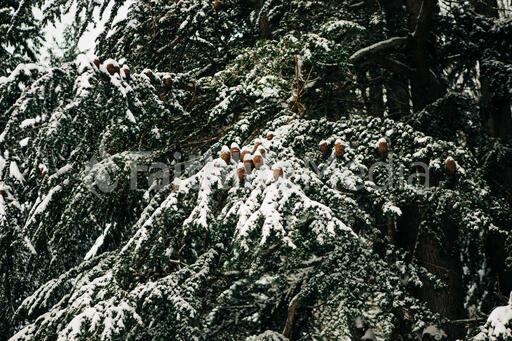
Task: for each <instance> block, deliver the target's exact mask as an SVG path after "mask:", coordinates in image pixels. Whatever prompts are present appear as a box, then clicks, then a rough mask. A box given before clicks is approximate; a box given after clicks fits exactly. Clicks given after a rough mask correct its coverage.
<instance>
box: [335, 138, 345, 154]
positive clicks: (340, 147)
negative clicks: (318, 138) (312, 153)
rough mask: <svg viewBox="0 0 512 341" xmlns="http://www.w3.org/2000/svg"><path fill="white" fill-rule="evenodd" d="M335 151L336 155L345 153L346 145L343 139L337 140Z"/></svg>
mask: <svg viewBox="0 0 512 341" xmlns="http://www.w3.org/2000/svg"><path fill="white" fill-rule="evenodd" d="M334 152H335V153H336V156H343V155H345V146H343V143H342V142H341V140H336V143H335V144H334Z"/></svg>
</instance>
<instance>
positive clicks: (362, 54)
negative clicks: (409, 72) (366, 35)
mask: <svg viewBox="0 0 512 341" xmlns="http://www.w3.org/2000/svg"><path fill="white" fill-rule="evenodd" d="M408 41H409V37H393V38H389V39H386V40H383V41H379V42H378V43H375V44H373V45H370V46H367V47H365V48H362V49H360V50H358V51H357V52H355V53H354V54H353V55H352V56H350V58H349V59H348V60H349V61H350V62H351V63H356V62H358V61H360V60H361V59H364V58H366V57H368V56H369V55H374V54H376V53H377V52H381V51H385V50H388V49H391V48H403V47H405V45H407V42H408Z"/></svg>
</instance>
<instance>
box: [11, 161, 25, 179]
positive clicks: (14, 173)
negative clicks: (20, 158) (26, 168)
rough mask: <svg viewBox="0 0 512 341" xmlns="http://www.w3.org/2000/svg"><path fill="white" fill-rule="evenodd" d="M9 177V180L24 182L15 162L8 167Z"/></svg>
mask: <svg viewBox="0 0 512 341" xmlns="http://www.w3.org/2000/svg"><path fill="white" fill-rule="evenodd" d="M9 175H10V176H11V178H14V179H16V180H18V181H19V182H24V181H25V178H24V177H23V175H22V174H21V172H20V169H19V168H18V165H17V164H16V161H11V164H10V166H9Z"/></svg>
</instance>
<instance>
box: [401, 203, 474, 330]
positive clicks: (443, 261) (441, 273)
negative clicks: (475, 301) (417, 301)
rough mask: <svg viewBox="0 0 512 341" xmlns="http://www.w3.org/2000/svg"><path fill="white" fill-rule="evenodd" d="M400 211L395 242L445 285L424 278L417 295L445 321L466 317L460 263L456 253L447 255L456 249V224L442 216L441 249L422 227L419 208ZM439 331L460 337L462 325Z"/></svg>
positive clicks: (412, 259) (448, 326) (446, 327)
mask: <svg viewBox="0 0 512 341" xmlns="http://www.w3.org/2000/svg"><path fill="white" fill-rule="evenodd" d="M402 212H403V215H402V218H401V219H400V220H399V221H398V224H397V240H396V243H397V245H398V246H400V247H402V248H403V249H405V250H407V251H408V252H409V255H410V258H409V259H410V261H414V262H417V263H419V264H420V265H422V266H424V267H425V268H426V269H427V270H428V271H429V272H431V273H433V274H435V275H436V276H438V277H439V278H442V279H444V281H445V283H446V284H447V289H443V290H440V289H436V288H434V287H433V285H432V284H431V283H430V282H429V281H428V280H425V281H423V287H421V288H420V289H419V290H418V292H417V295H418V297H419V298H421V299H422V300H423V301H425V302H427V305H428V307H429V308H430V309H431V310H432V311H434V312H436V313H439V314H441V315H442V316H443V317H445V318H447V319H449V320H452V321H454V320H460V319H464V318H466V313H465V310H464V297H463V295H464V294H463V293H464V288H463V284H462V266H461V264H460V258H459V257H458V255H452V254H450V252H456V251H457V250H458V247H457V239H458V229H457V226H456V224H454V223H453V222H451V221H450V219H448V218H446V219H445V221H446V224H445V226H443V227H442V228H443V232H444V234H445V235H446V238H445V239H444V242H445V245H443V247H442V248H441V247H440V245H439V244H438V243H437V241H436V240H435V238H434V236H433V235H432V234H430V233H429V231H428V230H426V229H425V228H424V226H422V224H423V223H422V221H423V219H424V217H423V214H422V208H421V207H418V206H417V205H410V206H407V207H404V208H402ZM443 330H444V331H445V332H446V333H447V335H448V340H456V339H458V338H460V339H462V338H464V333H465V328H464V326H463V325H457V324H449V325H446V326H445V327H444V328H443Z"/></svg>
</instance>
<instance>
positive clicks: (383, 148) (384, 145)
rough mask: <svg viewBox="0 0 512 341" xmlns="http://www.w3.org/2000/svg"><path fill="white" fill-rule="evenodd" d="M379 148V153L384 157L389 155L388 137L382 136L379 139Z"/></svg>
mask: <svg viewBox="0 0 512 341" xmlns="http://www.w3.org/2000/svg"><path fill="white" fill-rule="evenodd" d="M378 148H379V154H380V155H381V156H382V157H386V156H387V155H388V142H387V141H386V139H384V138H381V139H380V140H379V144H378Z"/></svg>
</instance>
